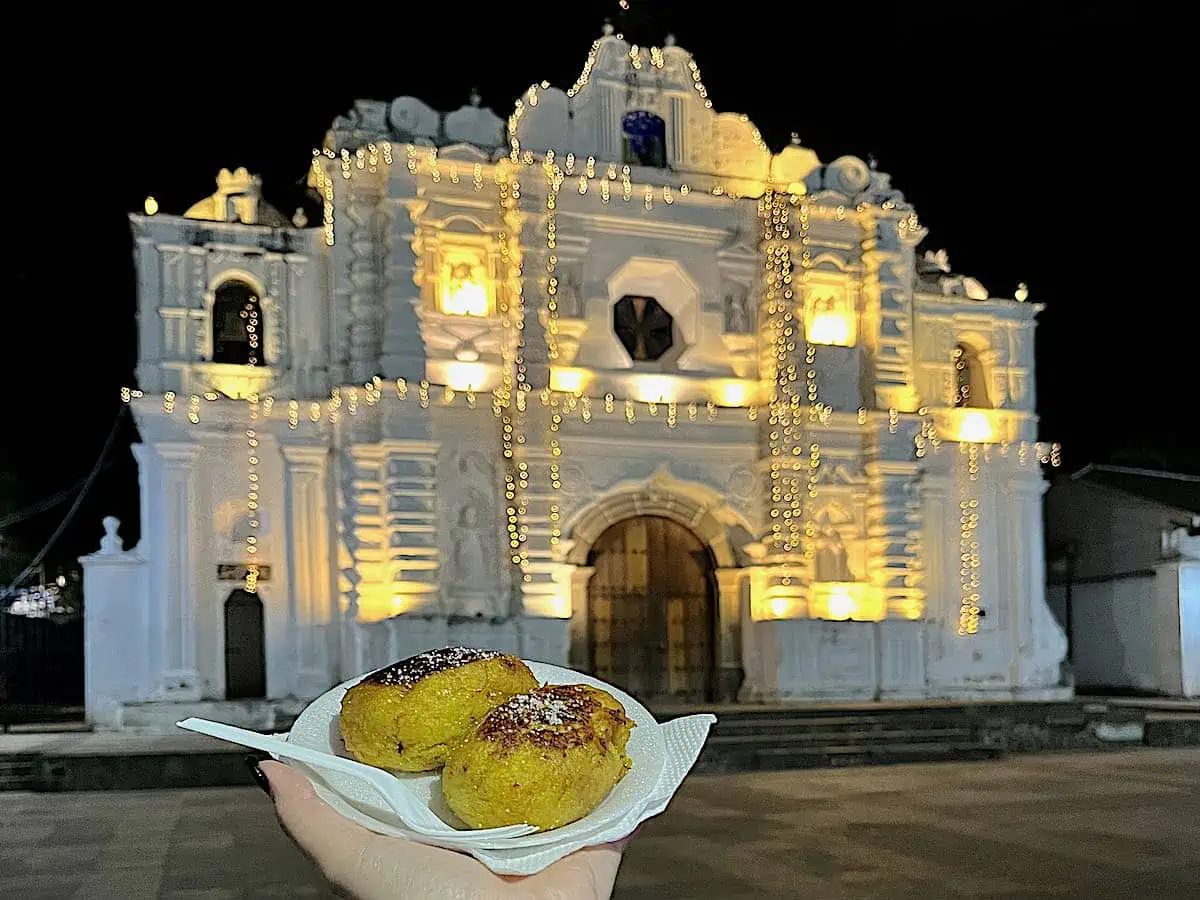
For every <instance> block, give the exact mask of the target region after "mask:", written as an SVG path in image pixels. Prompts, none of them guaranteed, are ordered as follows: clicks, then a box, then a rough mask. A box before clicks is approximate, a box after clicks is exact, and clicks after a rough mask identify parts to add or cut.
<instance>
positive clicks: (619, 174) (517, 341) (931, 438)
mask: <svg viewBox="0 0 1200 900" xmlns="http://www.w3.org/2000/svg"><path fill="white" fill-rule="evenodd" d="M600 45H601V43H600V41H596V42H594V43H593V44H592V48H591V51H590V52H589V54H588V57H587V59H586V61H585V64H584V66H583V69H582V71H581V73H580V75H579V78H578V79H577V80H576V82H575V84H574V85H572V87H571V88H570V89H568V91H567V96H568V97H574V96H576V95H577V94H578V93H579V91H580V90H581V89H582V88H583V87H584V86H586V85H587V83H588V81H589V78H590V75H591V73H592V71H593V70H594V67H595V63H596V58H597V53H598V52H599V49H600ZM630 64H631V65H633V66H634V67H635V68H642V67H643V66H649V67H652V68H657V69H662V68H663V67H664V65H665V57H664V54H663V50H662V49H660V48H656V47H651V48H649V49H648V50H646V49H644V48H639V47H637V46H633V47H631V49H630ZM688 68H689V73H690V75H691V79H692V86H693V89H694V90H695V91H696V93H697V95H698V96H699V98H700V99H701V100H702V101H703V102H704V105H705V106H706V108H711V107H712V101H711V99H710V98H709V96H708V91H707V89H706V88H705V86H704V83H703V81H702V79H701V76H700V70H699V67H698V66H697V65H696V63H695V61H694V60H689V61H688ZM548 87H549V85H548V83H546V82H542V84H541V85H540V86H539V85H534V86H532V87H530V88H529V90H528V91H527V92H526V94H525V95H524V96H523V98H521V99H518V100H517V102H516V103H515V105H514V110H513V114H512V115H511V116H510V118H509V121H508V126H509V127H508V134H509V153H508V155H507V157H506V158H504V159H501V160H500V161H498V162H497V163H496V164H494V165H493V166H492V174H491V179H490V180H491V181H492V183H493V184H494V186H495V189H496V202H497V206H498V210H499V214H500V219H501V222H502V223H503V230H502V231H500V232H499V234H498V235H497V243H498V248H499V256H500V271H501V273H502V275H501V284H500V289H499V290H497V291H496V312H497V317H498V319H499V321H500V324H501V328H502V330H503V332H504V335H505V337H504V340H502V342H501V347H502V349H501V366H500V383H499V384H498V385H497V386H496V388H495V389H494V390H492V391H490V392H489V395H490V404H491V407H492V411H493V414H494V415H495V416H496V418H497V419H499V421H500V441H501V451H502V455H503V458H504V498H505V516H506V522H507V532H508V541H509V550H510V559H511V562H512V563H513V565H514V572H515V573H516V574H517V577H518V578H519V580H520V581H521V582H522V583H528V582H529V581H530V580H531V575H530V573H529V562H530V560H529V549H528V541H529V525H528V514H529V504H530V495H529V490H530V480H531V473H530V468H529V456H528V454H527V453H526V452H525V450H526V447H527V437H528V435H527V429H528V421H529V418H528V417H529V404H530V403H531V402H536V403H540V404H541V405H542V406H543V407H544V408H546V410H547V411H548V412H547V416H548V417H547V420H546V421H547V423H548V427H547V428H546V440H547V446H546V448H545V449H546V452H547V460H548V462H547V466H548V474H549V486H550V494H549V497H548V504H549V508H548V514H549V521H550V542H551V546H552V548H553V547H554V546H555V545H557V544H559V543H560V542H561V538H562V531H561V509H560V507H559V497H560V495H561V491H562V489H563V480H562V478H563V447H562V444H561V440H560V436H561V429H562V426H563V425H564V424H565V423H566V422H568V421H578V422H580V423H583V424H590V423H594V422H619V421H620V420H621V419H622V418H623V419H624V420H625V421H626V422H627V423H628V424H630V425H637V424H638V423H639V422H645V421H647V420H657V421H660V422H662V423H663V424H664V426H665V427H667V428H669V429H674V428H677V427H679V426H680V423H681V420H682V421H683V422H686V423H688V425H698V424H713V423H723V424H729V423H730V422H733V423H737V422H738V421H743V422H745V421H748V422H756V421H758V418H759V413H760V407H759V406H758V405H757V404H749V405H744V406H737V407H733V408H729V407H724V406H718V405H717V404H716V403H714V402H713V400H711V399H708V400H691V401H686V402H682V401H675V400H670V401H656V400H642V399H634V398H631V397H623V398H622V397H617V396H615V395H614V394H613V393H605V394H604V395H602V396H588V395H585V394H584V393H583V392H582V391H576V392H567V391H556V390H553V389H551V388H550V387H548V386H547V387H545V388H542V389H541V390H539V391H537V392H534V391H533V390H532V386H531V385H530V383H529V381H528V373H527V370H526V365H525V359H524V355H525V315H526V310H525V279H526V277H529V276H534V277H537V278H541V277H542V275H541V274H540V273H536V274H535V273H529V272H526V271H525V269H524V262H523V258H522V241H521V235H522V226H523V220H524V214H523V212H522V208H521V202H520V201H521V178H522V172H524V171H527V170H530V169H531V168H533V167H534V166H536V165H539V164H540V166H541V168H542V174H543V177H544V179H545V182H546V193H545V209H544V215H543V220H542V224H543V228H544V233H545V240H546V262H545V272H544V278H545V294H546V300H545V302H546V321H545V340H546V345H547V347H546V349H547V354H548V358H549V362H550V366H552V367H553V366H555V365H556V364H557V363H558V362H559V358H560V353H559V346H558V344H559V330H560V323H559V313H560V308H559V299H558V295H559V288H560V280H559V259H558V253H557V245H558V215H557V213H558V205H559V196H560V192H561V190H562V188H563V186H564V185H568V184H569V185H572V186H573V193H577V194H578V195H579V196H586V195H588V194H591V195H592V196H594V197H597V198H598V200H599V202H600V203H601V204H605V205H607V204H609V203H611V202H613V201H614V197H620V199H621V202H622V203H631V202H633V200H634V198H635V197H636V198H637V199H638V200H639V201H640V202H641V204H642V206H643V208H644V209H645V210H647V211H650V210H652V209H653V207H654V204H655V202H657V201H659V200H661V201H662V202H663V203H664V204H666V205H672V204H674V203H675V202H677V200H678V199H680V198H689V196H690V195H692V194H693V193H698V194H701V195H707V196H711V197H712V198H722V199H724V200H725V201H727V202H732V201H735V200H738V199H748V198H753V197H755V196H756V195H755V194H746V193H743V192H742V190H741V189H740V186H744V185H745V184H747V183H752V180H750V181H741V182H732V181H725V180H721V179H720V178H719V177H717V176H716V175H715V174H709V173H695V174H696V177H697V178H699V180H700V182H702V183H703V184H704V187H702V188H697V187H694V186H693V185H691V184H689V183H688V182H686V181H681V182H678V183H674V184H646V185H641V186H639V185H636V184H634V182H633V180H632V174H631V168H630V166H628V165H626V164H618V163H615V162H604V161H601V160H597V159H596V158H595V157H594V156H587V157H585V158H579V157H577V156H576V155H575V154H574V153H565V154H559V153H557V152H556V151H554V150H548V151H547V152H546V153H545V154H544V155H543V156H542V158H541V160H540V163H539V161H538V160H537V159H536V157H535V155H534V153H533V152H532V151H531V150H525V149H522V147H521V144H520V140H519V138H518V126H519V123H520V120H521V118H522V117H523V115H524V114H525V112H526V111H527V110H528V109H529V108H531V107H535V106H537V105H538V103H539V91H540V90H546V89H547V88H548ZM743 118H744V117H743ZM752 134H753V139H754V143H755V145H756V146H758V147H759V148H760V149H763V150H764V151H765V150H766V145H765V143H764V142H763V141H762V138H761V135H760V134H759V132H758V131H757V130H753V132H752ZM393 155H394V148H393V146H392V144H391V143H390V142H388V141H379V142H368V143H367V144H366V145H365V146H363V147H360V148H358V149H357V150H355V151H353V152H351V151H349V150H347V149H343V150H341V151H340V152H336V151H335V150H333V149H332V148H324V149H317V150H314V151H313V159H312V163H311V172H310V184H311V185H312V186H313V187H314V188H315V190H316V191H317V193H318V194H319V196H320V198H321V202H322V232H323V239H324V243H325V244H326V245H327V246H333V245H334V243H335V239H336V222H335V212H336V206H337V190H336V188H335V185H336V181H337V179H336V178H335V175H334V173H339V172H340V175H341V180H343V181H347V182H348V181H350V180H351V179H352V178H354V176H355V174H356V173H358V172H365V173H369V174H372V175H374V174H375V173H377V172H378V171H379V170H380V168H381V167H383V168H385V169H389V168H390V167H391V166H392V165H393ZM403 159H404V162H405V165H406V167H407V169H408V171H409V173H410V174H412V175H414V176H417V177H424V178H428V179H429V180H430V181H431V182H432V183H433V184H440V183H441V182H442V181H443V180H446V181H449V182H450V183H451V184H455V185H458V184H461V183H462V182H464V181H466V180H467V179H469V180H470V183H471V185H472V186H473V188H474V190H475V191H477V192H482V191H483V190H484V189H485V187H486V184H487V180H488V179H487V178H486V173H485V170H484V167H483V165H482V164H480V163H460V162H458V161H444V160H441V159H440V158H439V155H438V149H437V148H436V147H432V146H418V145H416V144H412V143H410V144H406V145H405V147H404V153H403ZM792 191H793V192H790V193H785V192H778V191H775V190H770V189H768V190H766V191H765V192H761V193H759V194H758V195H757V199H758V206H759V212H760V217H761V219H762V236H763V247H764V272H763V277H764V282H763V290H764V294H763V309H764V311H765V313H766V323H765V325H766V331H767V334H768V336H769V337H770V339H771V340H770V341H769V349H768V350H766V351H765V352H764V353H763V354H762V356H761V361H762V365H763V369H764V371H763V372H762V373H761V377H762V380H763V381H764V382H769V386H770V392H769V398H768V402H767V405H766V412H767V415H768V418H767V423H766V427H767V431H768V448H769V454H770V462H769V465H770V485H769V487H770V503H769V510H768V514H769V519H770V533H769V535H767V536H766V538H765V540H766V542H767V543H768V544H769V545H770V547H771V548H772V549H773V550H774V552H775V553H778V554H783V555H791V554H796V553H801V552H802V553H803V556H804V558H805V560H806V562H807V563H808V564H811V562H812V556H813V548H814V546H815V537H816V523H815V521H814V519H813V511H814V509H815V503H814V502H813V501H814V500H815V498H816V496H817V482H818V479H819V469H820V466H821V448H820V444H819V442H818V441H817V440H816V439H815V429H814V428H812V427H811V426H813V425H816V424H818V423H820V424H825V423H827V422H829V421H830V419H831V417H832V416H833V415H834V414H835V411H833V410H832V409H831V408H829V407H828V406H827V405H825V404H823V403H821V402H820V400H819V397H818V384H817V367H816V365H815V362H816V357H815V354H816V348H815V345H814V343H812V342H810V341H808V340H807V339H805V355H804V366H805V368H804V370H803V380H804V387H803V391H801V389H800V387H799V381H800V375H801V373H800V372H799V371H798V368H797V363H796V357H795V356H794V354H795V351H796V346H797V345H796V341H797V340H800V339H802V337H806V336H804V333H803V328H804V324H803V322H804V316H803V314H802V313H801V312H800V306H802V305H803V303H804V296H803V295H804V291H803V285H804V284H805V282H807V280H808V276H809V270H810V267H811V265H812V253H811V238H810V234H809V231H810V224H811V220H812V217H813V216H818V217H822V218H824V217H832V218H836V219H837V220H842V219H844V218H845V216H846V208H845V206H842V205H826V204H824V203H819V202H813V201H810V200H809V199H808V198H807V197H806V196H804V192H803V186H802V185H801V186H799V187H797V186H793V188H792ZM147 203H148V206H147V209H148V211H149V200H148V201H147ZM892 206H894V204H890V203H885V204H883V207H882V209H884V210H885V211H886V210H887V209H889V208H891V207H892ZM855 208H856V210H857V211H858V212H860V213H861V212H864V211H873V210H874V209H875V207H874V206H872V205H871V204H866V203H859V204H857V206H856V207H855ZM793 219H794V221H793ZM900 226H901V228H902V229H903V230H912V231H916V230H917V229H918V228H919V223H918V221H917V218H916V214H915V213H909V214H908V215H907V216H906V217H904V218H903V219H902V220H901V222H900ZM793 227H794V228H795V230H796V234H795V235H793V233H792V229H793ZM797 247H798V251H799V272H798V273H797V272H796V271H795V269H796V262H795V255H796V248H797ZM797 283H798V284H799V286H800V288H801V289H800V290H797ZM248 315H254V316H256V317H257V316H258V312H257V308H255V309H252V310H249V311H244V312H243V316H248ZM262 332H263V323H262V322H261V321H259V320H258V319H257V318H256V319H255V321H253V322H248V323H247V334H248V336H249V340H250V343H251V345H252V346H251V355H252V356H253V357H254V358H257V357H258V356H259V347H258V345H259V343H260V342H261V339H262ZM392 387H393V388H394V390H388V389H387V384H386V383H385V382H384V381H383V380H382V379H381V378H379V377H376V378H374V379H372V380H371V381H370V382H367V383H365V384H363V385H362V386H361V387H359V386H357V385H351V386H343V387H338V388H335V389H333V390H332V391H331V393H330V396H329V397H328V398H327V399H325V400H314V399H311V398H294V399H287V400H277V399H276V398H274V397H271V396H264V397H259V396H257V395H252V396H251V397H250V398H249V399H248V400H247V406H248V410H249V413H248V422H249V424H248V427H247V428H246V431H245V435H246V450H247V485H246V488H247V489H246V496H247V501H246V505H247V512H248V520H247V521H248V523H249V528H248V529H247V536H246V547H245V549H246V554H247V558H248V559H249V560H250V562H249V563H248V564H247V575H246V589H247V590H248V591H254V590H255V589H256V586H257V580H258V575H259V567H258V564H257V561H256V560H257V554H258V534H259V528H260V516H259V510H260V508H261V504H262V499H261V498H262V490H261V479H260V477H259V455H258V451H259V431H260V429H261V428H262V427H263V424H262V423H263V421H265V420H270V419H271V418H272V407H273V406H274V405H276V404H277V403H278V404H279V405H280V406H281V407H282V408H285V409H286V411H287V412H286V422H287V427H288V428H289V429H292V430H295V429H298V428H301V427H302V424H301V423H302V422H303V421H304V420H307V422H308V423H310V424H315V423H319V422H321V421H322V420H323V419H328V421H329V422H330V423H331V424H333V425H336V424H337V423H338V422H339V421H340V420H341V418H342V417H343V416H344V415H349V416H351V417H353V416H356V415H357V414H358V413H359V411H360V409H361V407H362V406H364V405H365V406H367V407H371V406H375V405H377V404H379V403H382V402H384V398H385V396H390V397H392V398H394V400H395V401H396V402H416V403H418V404H419V405H420V406H421V408H423V409H428V408H429V407H431V406H452V405H456V404H459V403H462V404H465V405H466V406H467V407H468V408H471V409H474V408H476V407H477V405H478V404H479V402H480V398H479V396H478V394H477V392H475V391H472V390H465V391H462V390H457V389H455V388H453V387H451V386H448V385H434V384H431V383H430V382H429V381H428V380H425V379H422V380H420V381H419V382H417V384H416V386H415V388H416V389H415V390H413V389H412V388H411V387H410V385H409V383H408V381H407V380H405V379H396V380H395V381H394V382H392ZM531 394H533V395H534V397H535V398H536V399H534V400H531V398H530V395H531ZM142 396H143V395H142V392H141V391H138V390H136V389H131V388H124V389H122V398H123V399H124V400H125V401H127V402H132V401H133V400H135V399H140V398H141V397H142ZM217 400H218V395H217V394H216V393H215V392H205V393H202V394H192V395H190V396H189V397H188V401H187V404H186V410H187V418H188V420H189V421H190V422H191V423H193V424H198V423H199V422H200V421H201V420H202V418H203V409H204V407H205V406H206V405H207V404H208V403H210V402H214V401H217ZM180 405H182V403H181V402H179V398H178V396H177V395H176V394H175V393H174V392H166V393H165V394H164V395H163V401H162V409H163V412H164V414H167V415H173V414H174V413H175V412H176V407H177V406H180ZM801 407H803V409H801ZM731 414H733V415H732V417H731ZM919 415H920V416H921V429H920V432H919V433H918V434H917V436H916V438H915V453H916V456H917V457H918V458H921V457H924V456H926V455H927V454H928V453H930V452H937V451H938V450H939V449H940V446H941V443H942V439H941V438H940V437H939V434H938V430H937V426H936V424H935V422H934V420H933V418H932V417H931V416H929V415H928V411H927V410H924V409H922V410H921V411H920V412H919ZM743 416H744V418H742V417H743ZM806 419H807V424H808V426H809V427H808V428H806V427H805V420H806ZM866 420H867V410H866V409H865V408H860V409H859V410H858V422H859V423H860V424H862V423H865V422H866ZM898 423H899V413H898V411H896V410H894V409H893V410H889V412H888V424H889V429H890V431H891V432H892V433H895V431H896V430H897V428H898ZM957 446H958V447H959V450H960V452H962V453H964V454H966V458H967V459H966V466H965V468H964V470H963V475H962V477H961V478H960V482H961V484H960V504H961V505H960V511H961V512H962V516H961V526H962V527H961V530H960V557H961V561H962V566H961V569H960V574H961V576H962V577H961V591H962V597H961V605H960V622H959V632H960V633H961V634H974V633H976V631H977V629H978V620H979V612H980V606H979V585H980V575H979V566H980V559H979V553H978V549H979V542H978V529H979V517H978V508H979V502H978V497H977V496H975V494H976V493H977V482H978V476H979V463H980V460H981V459H982V460H987V459H988V458H990V456H991V455H992V453H993V452H994V453H997V454H999V455H1001V456H1004V457H1007V456H1009V455H1010V453H1011V450H1012V448H1014V447H1015V448H1016V451H1017V459H1018V462H1019V464H1020V465H1028V464H1029V463H1030V460H1033V461H1035V463H1040V464H1045V463H1049V464H1050V465H1058V464H1059V462H1060V459H1061V450H1060V448H1059V446H1058V445H1057V444H1051V443H1044V442H1029V441H1019V442H1011V443H1010V442H1007V441H1001V442H998V443H997V444H995V445H994V446H993V445H991V444H978V443H959V444H958V445H957Z"/></svg>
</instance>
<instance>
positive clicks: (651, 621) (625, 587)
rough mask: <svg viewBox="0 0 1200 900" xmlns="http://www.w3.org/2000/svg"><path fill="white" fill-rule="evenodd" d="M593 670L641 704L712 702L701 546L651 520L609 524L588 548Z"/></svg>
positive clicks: (672, 525) (707, 559)
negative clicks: (589, 552)
mask: <svg viewBox="0 0 1200 900" xmlns="http://www.w3.org/2000/svg"><path fill="white" fill-rule="evenodd" d="M589 564H590V565H591V566H592V567H594V569H595V574H594V575H593V576H592V580H591V583H590V585H589V588H588V647H589V657H590V662H591V670H592V672H593V673H594V674H595V675H596V677H597V678H601V679H603V680H605V681H609V682H611V683H613V684H615V685H617V686H618V687H621V688H623V689H624V690H626V691H628V692H629V693H630V694H633V695H634V696H635V697H638V698H639V699H642V700H650V701H658V702H664V701H666V702H671V701H676V702H702V701H705V700H710V699H712V696H713V691H714V673H715V643H716V641H715V633H716V627H715V626H716V621H715V616H716V609H715V607H716V604H715V602H714V596H715V593H716V592H715V583H714V581H715V579H714V565H713V561H712V555H711V553H710V551H709V550H708V548H707V547H706V546H705V545H704V543H703V542H702V541H701V540H700V539H699V538H698V537H696V535H694V534H693V533H692V532H691V531H689V530H688V529H687V528H685V527H684V526H682V525H680V524H678V523H676V522H673V521H671V520H670V519H664V518H660V517H657V516H642V517H638V518H632V519H627V520H625V521H623V522H619V523H617V524H616V525H613V526H611V527H610V528H609V529H608V530H607V531H605V532H604V533H603V534H601V535H600V537H599V538H598V539H597V540H596V542H595V544H593V546H592V552H591V558H590V560H589Z"/></svg>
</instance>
